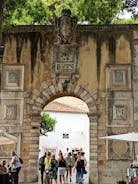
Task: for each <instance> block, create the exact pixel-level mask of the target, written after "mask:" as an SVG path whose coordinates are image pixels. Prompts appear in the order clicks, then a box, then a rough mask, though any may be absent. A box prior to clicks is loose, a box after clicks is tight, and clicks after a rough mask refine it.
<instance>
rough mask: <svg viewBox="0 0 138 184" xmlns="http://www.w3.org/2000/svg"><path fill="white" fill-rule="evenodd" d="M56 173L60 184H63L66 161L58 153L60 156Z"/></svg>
mask: <svg viewBox="0 0 138 184" xmlns="http://www.w3.org/2000/svg"><path fill="white" fill-rule="evenodd" d="M58 171H59V181H60V184H62V181H63V182H64V184H65V171H66V160H65V159H64V157H63V154H62V153H60V155H59V157H58Z"/></svg>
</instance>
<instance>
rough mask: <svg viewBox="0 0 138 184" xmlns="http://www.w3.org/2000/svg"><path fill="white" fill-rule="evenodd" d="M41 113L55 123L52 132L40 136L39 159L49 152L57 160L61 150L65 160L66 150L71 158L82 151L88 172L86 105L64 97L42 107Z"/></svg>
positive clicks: (86, 178)
mask: <svg viewBox="0 0 138 184" xmlns="http://www.w3.org/2000/svg"><path fill="white" fill-rule="evenodd" d="M43 112H47V113H48V114H49V115H50V117H51V118H53V119H55V120H56V122H57V123H56V125H55V128H54V130H53V131H52V132H48V133H47V136H44V135H40V137H39V150H40V152H39V158H40V157H41V156H42V155H43V154H44V152H48V151H50V152H51V153H52V154H55V155H56V159H58V153H59V150H61V151H62V153H63V156H64V157H65V159H66V150H67V148H68V152H71V153H72V156H73V157H74V156H75V154H76V153H77V151H78V150H83V152H85V158H86V160H87V166H86V170H87V171H89V158H90V154H89V153H90V140H89V139H90V136H89V132H90V131H89V127H90V123H89V117H88V113H89V109H88V106H87V104H86V103H85V102H84V101H82V100H80V99H79V98H76V97H71V96H64V97H60V98H56V99H55V100H53V101H51V102H49V103H48V104H47V105H46V106H44V108H43ZM88 173H89V172H88ZM88 173H87V174H86V175H84V180H85V183H88V178H89V177H88V175H89V174H88ZM65 175H66V173H65ZM58 179H59V178H58ZM69 179H70V178H69V177H68V179H67V181H66V182H69ZM39 180H40V176H39ZM71 181H72V182H73V183H75V182H76V171H75V170H74V172H72V179H71Z"/></svg>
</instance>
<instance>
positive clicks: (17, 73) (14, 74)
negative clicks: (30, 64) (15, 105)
mask: <svg viewBox="0 0 138 184" xmlns="http://www.w3.org/2000/svg"><path fill="white" fill-rule="evenodd" d="M2 88H3V90H14V91H16V90H17V91H19V90H23V88H24V66H23V65H6V64H4V65H3V72H2Z"/></svg>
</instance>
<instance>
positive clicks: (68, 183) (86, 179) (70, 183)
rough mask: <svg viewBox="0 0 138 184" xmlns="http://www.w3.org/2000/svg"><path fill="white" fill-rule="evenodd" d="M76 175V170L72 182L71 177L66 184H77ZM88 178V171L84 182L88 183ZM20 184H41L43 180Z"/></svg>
mask: <svg viewBox="0 0 138 184" xmlns="http://www.w3.org/2000/svg"><path fill="white" fill-rule="evenodd" d="M87 171H88V169H87ZM75 177H76V172H73V173H72V182H70V181H69V179H68V181H67V182H66V183H65V184H75V183H76V179H75ZM39 178H40V177H39ZM88 178H89V174H88V173H87V174H85V175H84V184H88ZM20 184H41V182H40V179H39V181H38V182H35V183H20ZM44 184H45V182H44ZM53 184H55V182H54V181H53ZM58 184H59V181H58Z"/></svg>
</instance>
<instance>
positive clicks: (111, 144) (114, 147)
mask: <svg viewBox="0 0 138 184" xmlns="http://www.w3.org/2000/svg"><path fill="white" fill-rule="evenodd" d="M130 158H131V150H130V145H129V143H128V142H121V141H108V159H109V160H127V159H130Z"/></svg>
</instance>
